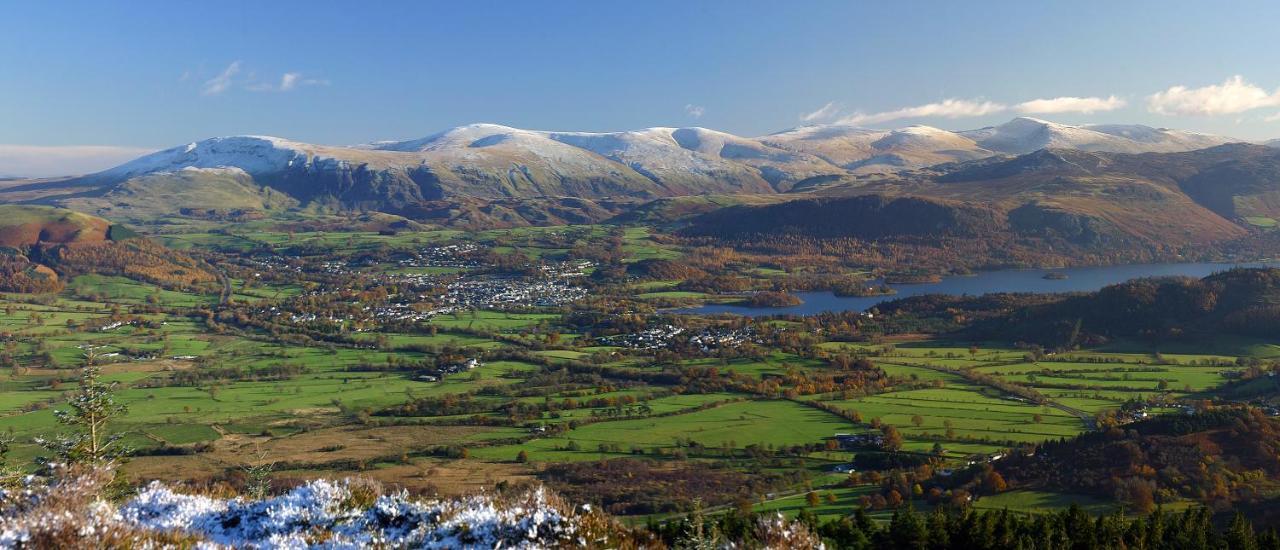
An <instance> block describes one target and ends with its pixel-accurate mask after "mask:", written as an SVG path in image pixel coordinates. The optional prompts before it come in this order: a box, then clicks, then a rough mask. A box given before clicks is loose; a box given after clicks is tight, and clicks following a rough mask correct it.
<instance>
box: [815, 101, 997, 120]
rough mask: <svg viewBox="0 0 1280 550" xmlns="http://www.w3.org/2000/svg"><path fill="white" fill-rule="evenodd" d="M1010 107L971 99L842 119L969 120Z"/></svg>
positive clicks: (860, 114)
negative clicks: (929, 118) (924, 118)
mask: <svg viewBox="0 0 1280 550" xmlns="http://www.w3.org/2000/svg"><path fill="white" fill-rule="evenodd" d="M1007 109H1008V106H1006V105H1003V104H1000V103H995V102H991V101H978V100H970V99H944V100H942V101H939V102H937V103H927V104H924V105H917V106H915V107H904V108H902V109H897V110H893V111H883V112H879V113H869V114H868V113H854V114H852V115H849V116H847V117H844V118H841V119H840V122H843V123H846V124H879V123H882V122H889V121H891V120H899V119H904V118H922V117H942V118H967V117H976V116H984V115H989V114H993V113H999V112H1001V111H1005V110H1007Z"/></svg>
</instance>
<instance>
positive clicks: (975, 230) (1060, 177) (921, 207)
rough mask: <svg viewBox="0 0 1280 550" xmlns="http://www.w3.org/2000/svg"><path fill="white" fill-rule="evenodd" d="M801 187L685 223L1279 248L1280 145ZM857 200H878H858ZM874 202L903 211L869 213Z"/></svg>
mask: <svg viewBox="0 0 1280 550" xmlns="http://www.w3.org/2000/svg"><path fill="white" fill-rule="evenodd" d="M798 189H803V190H804V191H805V192H803V193H801V192H793V193H790V194H787V195H783V196H781V197H779V198H778V200H775V201H772V203H771V204H759V202H758V201H757V203H756V204H753V205H737V206H732V207H729V208H726V209H724V210H723V211H721V212H714V211H708V210H706V209H703V210H691V211H689V212H688V215H687V216H686V217H685V218H684V219H683V220H682V221H683V222H685V223H687V224H688V225H689V227H688V228H686V229H685V230H684V231H685V233H686V234H687V235H693V236H711V237H716V238H719V239H724V240H730V241H740V242H741V241H752V242H759V240H755V241H753V239H756V238H757V237H761V236H766V237H770V238H772V239H776V238H780V237H783V236H786V237H788V238H817V239H826V240H831V239H857V240H862V241H874V240H877V239H893V240H897V241H898V242H903V240H904V239H916V240H917V241H918V240H919V239H922V238H923V239H926V240H927V239H937V238H939V237H947V238H959V237H966V238H972V237H981V238H982V239H986V240H988V241H991V240H1004V241H1008V242H1010V243H1011V244H1012V245H1013V246H1029V247H1032V248H1034V249H1037V250H1038V252H1039V254H1040V255H1044V256H1058V257H1061V258H1063V259H1064V260H1066V261H1068V262H1069V263H1078V262H1079V261H1080V260H1081V259H1082V258H1081V254H1084V255H1089V256H1094V255H1100V256H1106V255H1108V254H1121V255H1126V256H1127V257H1129V258H1130V259H1131V260H1132V259H1138V258H1145V259H1147V260H1157V259H1159V260H1165V261H1185V259H1187V258H1203V259H1216V258H1226V257H1236V256H1239V257H1247V258H1256V257H1259V256H1265V255H1271V254H1274V253H1275V251H1276V250H1277V248H1276V243H1275V239H1274V238H1272V233H1271V232H1269V231H1267V230H1268V229H1269V228H1271V227H1274V226H1275V225H1276V220H1277V219H1280V150H1276V149H1274V148H1269V147H1264V146H1259V145H1247V144H1228V145H1221V146H1217V147H1211V148H1208V149H1201V150H1197V151H1188V152H1177V153H1143V154H1120V153H1101V152H1088V151H1080V150H1075V149H1041V150H1038V151H1035V152H1032V153H1028V154H1025V155H1021V156H1017V157H992V158H988V159H980V160H975V161H969V162H963V163H952V164H944V165H938V166H934V167H931V168H927V169H921V170H915V171H908V172H902V173H898V174H894V175H890V176H880V177H840V178H835V179H829V180H824V181H821V182H815V183H813V184H809V183H807V182H806V183H802V184H800V186H799V187H798ZM858 196H872V197H879V198H877V199H867V200H854V199H851V198H850V197H858ZM898 199H912V200H911V201H899V200H898ZM784 201H785V202H784ZM871 204H876V205H892V206H893V208H891V209H887V210H886V209H884V208H883V207H881V206H877V207H875V208H872V209H870V210H868V209H867V206H868V205H871ZM908 205H915V206H914V207H911V208H908ZM926 206H927V207H926ZM976 210H984V211H986V213H985V214H983V220H984V221H983V222H982V223H978V224H977V225H976V226H975V225H974V223H975V222H973V221H972V220H970V221H969V222H964V223H960V225H959V226H957V225H956V224H957V223H959V222H957V221H955V220H956V219H958V218H956V216H958V215H959V213H960V212H961V211H966V212H974V211H976ZM900 216H911V217H914V218H916V219H917V222H918V224H919V226H918V227H915V228H914V229H907V228H904V227H903V226H902V224H904V223H907V222H905V221H903V220H901V219H899V217H900ZM1037 243H1038V244H1037ZM934 244H935V245H936V244H938V243H936V242H935V243H934ZM1071 258H1074V259H1073V260H1072V259H1071ZM1024 260H1030V258H1024ZM1100 261H1103V262H1115V261H1117V260H1116V259H1111V260H1106V259H1101V260H1100ZM1012 265H1037V264H1034V263H1027V262H1026V261H1019V262H1015V263H1014V264H1012Z"/></svg>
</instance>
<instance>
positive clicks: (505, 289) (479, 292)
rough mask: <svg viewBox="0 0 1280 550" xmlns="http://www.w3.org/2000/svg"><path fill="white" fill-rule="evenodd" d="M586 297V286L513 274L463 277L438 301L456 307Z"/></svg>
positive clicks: (542, 304) (535, 303) (532, 303)
mask: <svg viewBox="0 0 1280 550" xmlns="http://www.w3.org/2000/svg"><path fill="white" fill-rule="evenodd" d="M586 297H587V289H585V288H582V287H579V286H575V285H572V284H569V283H568V282H566V281H563V280H554V279H553V280H526V279H521V278H513V277H486V278H479V279H461V280H458V281H454V282H452V283H449V285H448V286H447V287H445V293H444V295H442V296H439V297H438V298H436V302H437V303H440V304H442V305H444V306H446V307H449V306H452V307H453V308H455V310H456V309H464V310H466V309H483V308H498V309H501V308H505V307H512V306H520V307H551V306H558V305H563V304H567V303H570V302H574V301H577V300H581V299H583V298H586Z"/></svg>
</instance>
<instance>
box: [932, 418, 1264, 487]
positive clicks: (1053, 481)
mask: <svg viewBox="0 0 1280 550" xmlns="http://www.w3.org/2000/svg"><path fill="white" fill-rule="evenodd" d="M992 466H993V467H994V470H995V471H996V472H998V473H1000V474H1001V475H1002V476H1003V478H1004V479H1006V480H1008V483H1009V486H1010V487H1011V488H1033V489H1047V490H1055V491H1065V492H1072V493H1077V494H1090V495H1095V496H1098V497H1101V498H1108V499H1116V500H1119V501H1121V502H1123V503H1125V504H1126V505H1127V506H1128V507H1130V509H1133V510H1137V511H1139V512H1148V511H1150V510H1152V509H1154V508H1155V507H1156V506H1157V505H1159V504H1162V503H1172V502H1177V501H1181V500H1188V499H1189V500H1193V501H1196V502H1200V503H1202V504H1205V505H1208V506H1211V507H1214V508H1215V509H1229V508H1232V507H1236V506H1240V505H1244V504H1248V503H1259V502H1263V501H1265V500H1266V499H1267V498H1269V497H1270V495H1271V494H1273V491H1274V490H1275V489H1276V488H1278V487H1280V422H1277V421H1276V420H1275V419H1273V418H1271V417H1268V416H1267V415H1266V414H1265V413H1263V411H1261V410H1259V409H1254V408H1231V409H1213V410H1209V411H1207V412H1204V413H1200V414H1194V415H1166V416H1160V417H1156V418H1154V419H1151V420H1145V421H1140V422H1135V423H1132V424H1128V425H1125V426H1119V427H1111V428H1108V429H1106V430H1103V431H1099V432H1090V433H1085V434H1082V435H1080V436H1078V437H1076V438H1073V439H1069V440H1061V441H1052V442H1047V443H1044V444H1041V445H1039V446H1038V447H1036V448H1035V449H1034V450H1032V451H1031V452H1014V453H1012V454H1010V456H1008V457H1005V458H1004V459H1002V460H998V461H996V462H994V463H993V464H992ZM981 474H982V472H981V471H974V472H970V473H969V474H966V475H960V474H957V475H956V476H952V481H951V482H950V483H949V484H950V485H952V486H954V487H953V488H961V487H971V486H973V485H975V484H977V483H980V480H978V479H977V477H979V476H980V475H981Z"/></svg>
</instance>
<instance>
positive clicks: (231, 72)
mask: <svg viewBox="0 0 1280 550" xmlns="http://www.w3.org/2000/svg"><path fill="white" fill-rule="evenodd" d="M239 73H240V62H239V61H232V62H231V64H230V65H227V68H226V69H223V70H222V72H221V73H218V76H215V77H213V78H210V79H209V80H206V81H205V83H204V86H202V87H201V88H200V95H218V94H220V93H222V92H225V91H227V90H229V89H231V85H232V83H233V82H232V79H233V78H235V76H236V75H237V74H239Z"/></svg>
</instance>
